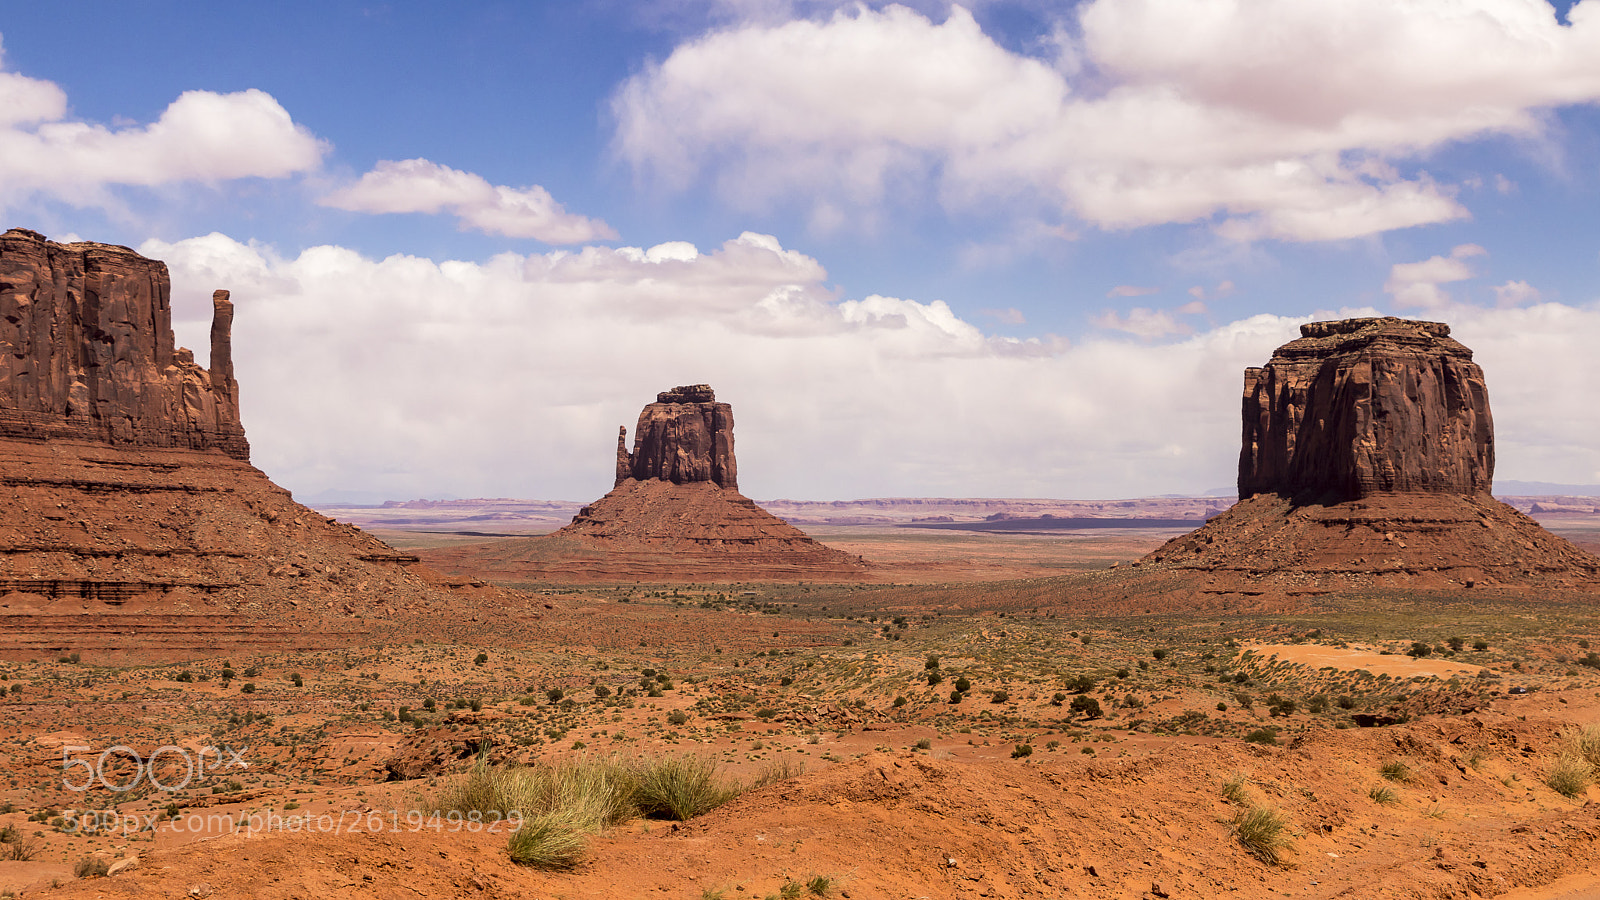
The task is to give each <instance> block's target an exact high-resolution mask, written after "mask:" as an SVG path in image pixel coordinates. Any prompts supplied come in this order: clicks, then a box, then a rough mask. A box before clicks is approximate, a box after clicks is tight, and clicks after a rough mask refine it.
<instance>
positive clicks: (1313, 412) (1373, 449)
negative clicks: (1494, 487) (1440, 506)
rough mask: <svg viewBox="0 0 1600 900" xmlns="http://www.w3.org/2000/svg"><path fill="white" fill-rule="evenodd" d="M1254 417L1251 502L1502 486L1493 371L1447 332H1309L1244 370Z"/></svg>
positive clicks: (1401, 322) (1242, 456)
mask: <svg viewBox="0 0 1600 900" xmlns="http://www.w3.org/2000/svg"><path fill="white" fill-rule="evenodd" d="M1243 417H1244V435H1243V442H1242V447H1241V449H1240V451H1239V496H1240V498H1248V497H1252V496H1255V495H1257V494H1278V495H1280V496H1284V497H1289V498H1293V499H1295V500H1297V501H1304V502H1319V503H1335V502H1340V501H1345V500H1356V499H1361V498H1365V497H1370V496H1373V495H1376V494H1386V493H1433V494H1458V495H1477V494H1487V493H1488V492H1489V488H1490V482H1491V480H1492V479H1493V477H1494V423H1493V420H1492V419H1491V417H1490V415H1489V394H1488V389H1487V388H1486V387H1485V384H1484V378H1483V370H1482V369H1480V368H1479V367H1478V365H1477V363H1474V362H1473V361H1472V351H1471V350H1468V349H1467V348H1466V347H1464V346H1462V345H1461V344H1460V343H1459V342H1457V341H1455V340H1454V339H1452V338H1451V337H1450V326H1448V325H1445V324H1443V323H1440V322H1417V321H1411V320H1406V319H1398V318H1394V317H1388V316H1386V317H1383V318H1368V319H1344V320H1341V321H1336V322H1312V323H1310V324H1307V325H1302V326H1300V338H1299V339H1298V340H1294V341H1290V342H1289V343H1287V344H1285V345H1283V346H1282V347H1279V348H1278V349H1277V351H1276V352H1274V353H1273V355H1272V359H1271V361H1270V362H1268V363H1267V364H1266V366H1264V367H1261V368H1249V369H1246V370H1245V376H1244V402H1243Z"/></svg>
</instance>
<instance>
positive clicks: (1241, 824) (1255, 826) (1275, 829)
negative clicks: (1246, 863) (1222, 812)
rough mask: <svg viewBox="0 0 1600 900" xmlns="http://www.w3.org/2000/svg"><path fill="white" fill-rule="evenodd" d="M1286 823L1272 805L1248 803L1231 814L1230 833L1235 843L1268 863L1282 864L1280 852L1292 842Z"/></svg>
mask: <svg viewBox="0 0 1600 900" xmlns="http://www.w3.org/2000/svg"><path fill="white" fill-rule="evenodd" d="M1288 832H1289V825H1288V823H1287V822H1285V821H1284V819H1283V816H1282V814H1280V813H1279V812H1278V811H1277V810H1275V809H1268V808H1266V807H1261V806H1250V807H1246V808H1245V809H1243V810H1240V812H1239V814H1238V815H1237V816H1234V818H1233V834H1234V836H1235V837H1237V838H1238V839H1239V843H1240V844H1241V845H1242V846H1243V847H1244V848H1245V849H1246V850H1249V851H1250V852H1251V853H1253V854H1255V856H1256V858H1257V859H1259V860H1261V861H1262V862H1264V863H1266V864H1267V865H1269V866H1281V865H1283V862H1284V860H1283V854H1284V852H1285V851H1287V850H1290V849H1291V848H1293V846H1294V842H1293V841H1291V840H1290V838H1289V833H1288Z"/></svg>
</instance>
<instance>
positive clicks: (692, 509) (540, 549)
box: [419, 479, 867, 582]
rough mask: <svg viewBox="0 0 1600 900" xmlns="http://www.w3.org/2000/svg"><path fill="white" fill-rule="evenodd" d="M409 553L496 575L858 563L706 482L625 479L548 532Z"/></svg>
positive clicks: (578, 577) (821, 569)
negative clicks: (680, 482)
mask: <svg viewBox="0 0 1600 900" xmlns="http://www.w3.org/2000/svg"><path fill="white" fill-rule="evenodd" d="M419 555H420V556H422V558H424V559H425V560H426V561H427V562H428V564H429V565H432V566H434V567H436V568H438V569H440V570H441V571H445V572H460V573H463V574H471V575H473V576H476V577H479V578H490V579H496V580H501V581H545V580H549V581H593V582H618V581H636V580H649V581H762V580H782V581H796V580H804V581H839V580H855V579H860V578H862V577H865V575H866V572H867V569H866V566H865V564H864V563H863V562H862V561H861V559H860V558H859V557H854V556H850V555H849V554H847V553H844V552H842V551H839V550H835V549H833V548H831V547H828V546H826V545H825V544H822V543H819V542H818V541H816V540H813V539H812V538H810V537H808V536H807V535H806V534H805V532H803V531H801V530H800V529H798V528H795V527H794V526H793V525H790V524H789V523H787V522H785V521H783V520H782V519H780V518H778V517H777V516H774V515H772V514H771V513H769V512H767V511H766V510H764V509H762V508H761V507H759V506H757V505H756V504H755V502H754V501H752V500H750V499H748V498H746V497H745V496H744V495H742V494H740V493H739V492H738V491H736V490H732V489H729V488H723V487H719V486H717V485H716V484H715V483H713V482H711V481H697V482H689V483H686V484H674V483H672V482H670V481H662V480H658V479H649V480H645V481H639V480H634V479H628V480H626V481H623V482H622V484H621V485H619V486H618V487H617V488H615V489H614V490H612V491H611V492H610V493H608V494H606V495H605V496H604V497H602V498H601V499H599V500H597V501H595V502H594V503H593V504H591V505H589V506H586V507H584V508H583V511H582V512H580V513H579V514H578V515H577V516H576V517H575V518H574V519H573V521H572V524H570V525H568V526H566V527H565V528H562V529H561V530H559V531H557V532H555V533H553V534H549V535H543V536H540V537H532V538H516V539H512V540H506V541H496V542H493V543H488V544H473V545H469V546H462V547H451V548H444V549H437V550H422V551H419Z"/></svg>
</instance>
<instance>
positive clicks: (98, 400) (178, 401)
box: [0, 228, 250, 460]
mask: <svg viewBox="0 0 1600 900" xmlns="http://www.w3.org/2000/svg"><path fill="white" fill-rule="evenodd" d="M212 306H213V311H212V312H213V318H212V325H211V368H210V371H207V370H206V369H203V368H201V367H200V366H198V365H196V364H195V362H194V354H193V353H191V352H190V351H188V350H185V349H182V348H179V347H177V346H176V342H175V340H174V337H173V333H172V305H171V281H170V279H169V277H168V275H167V267H166V264H165V263H162V262H160V261H159V260H153V259H147V258H145V257H143V256H140V255H139V254H138V253H135V252H134V251H133V250H130V249H128V248H127V247H119V246H114V245H111V244H98V243H92V242H87V241H84V242H79V243H73V244H58V243H56V242H54V241H50V240H46V239H45V237H44V236H43V235H41V234H38V233H36V232H32V231H28V230H25V229H21V228H13V229H11V230H10V231H7V232H5V233H4V234H3V235H0V437H10V438H22V439H28V440H48V439H52V438H54V439H63V438H66V439H78V440H87V441H96V442H100V443H105V444H120V445H134V446H145V447H159V448H169V449H187V450H218V451H221V452H223V453H226V454H227V455H229V456H231V457H234V458H235V459H240V460H248V459H249V458H250V445H249V443H248V442H247V441H246V440H245V436H244V427H243V426H242V425H241V424H240V422H239V385H238V383H237V382H236V381H235V380H234V377H233V354H232V341H231V337H230V330H231V327H232V323H233V304H232V303H231V302H230V301H229V299H228V292H227V291H218V292H217V293H216V294H215V295H213V297H212Z"/></svg>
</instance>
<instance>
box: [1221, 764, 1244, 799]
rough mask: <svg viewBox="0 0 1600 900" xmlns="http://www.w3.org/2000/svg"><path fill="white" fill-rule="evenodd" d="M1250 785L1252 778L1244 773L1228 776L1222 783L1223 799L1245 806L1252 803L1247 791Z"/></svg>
mask: <svg viewBox="0 0 1600 900" xmlns="http://www.w3.org/2000/svg"><path fill="white" fill-rule="evenodd" d="M1249 784H1250V777H1249V776H1248V775H1245V774H1244V773H1243V772H1235V773H1233V774H1232V775H1230V776H1228V780H1226V781H1224V782H1223V783H1222V798H1223V799H1224V800H1227V801H1228V802H1229V803H1237V804H1239V805H1241V806H1242V805H1244V804H1246V803H1248V802H1249V801H1250V794H1249V792H1248V791H1247V790H1246V789H1247V788H1248V786H1249Z"/></svg>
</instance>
